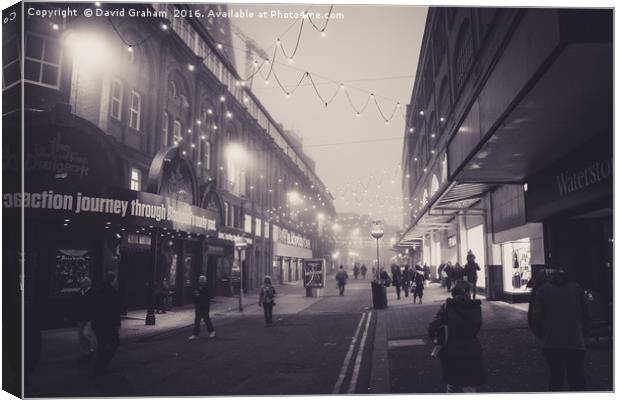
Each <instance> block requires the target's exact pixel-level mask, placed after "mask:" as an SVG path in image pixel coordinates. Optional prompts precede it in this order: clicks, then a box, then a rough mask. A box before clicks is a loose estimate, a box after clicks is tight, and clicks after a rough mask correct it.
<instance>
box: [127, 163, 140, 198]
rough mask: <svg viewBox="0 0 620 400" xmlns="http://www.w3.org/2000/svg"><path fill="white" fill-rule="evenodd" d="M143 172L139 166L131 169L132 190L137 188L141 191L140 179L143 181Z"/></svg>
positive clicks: (130, 184)
mask: <svg viewBox="0 0 620 400" xmlns="http://www.w3.org/2000/svg"><path fill="white" fill-rule="evenodd" d="M141 177H142V173H141V172H140V170H139V169H137V168H132V169H131V182H130V183H129V187H130V189H131V190H135V191H137V192H139V191H140V181H141Z"/></svg>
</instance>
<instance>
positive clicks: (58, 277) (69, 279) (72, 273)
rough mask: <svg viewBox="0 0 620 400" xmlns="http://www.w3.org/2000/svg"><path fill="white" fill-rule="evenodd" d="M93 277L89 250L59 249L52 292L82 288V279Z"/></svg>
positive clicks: (68, 291) (73, 290)
mask: <svg viewBox="0 0 620 400" xmlns="http://www.w3.org/2000/svg"><path fill="white" fill-rule="evenodd" d="M85 276H88V277H92V270H91V257H90V255H89V252H88V250H78V249H59V250H58V253H57V254H56V265H55V267H54V277H53V287H52V294H54V295H58V294H60V293H72V292H77V291H78V290H80V279H81V278H83V277H85Z"/></svg>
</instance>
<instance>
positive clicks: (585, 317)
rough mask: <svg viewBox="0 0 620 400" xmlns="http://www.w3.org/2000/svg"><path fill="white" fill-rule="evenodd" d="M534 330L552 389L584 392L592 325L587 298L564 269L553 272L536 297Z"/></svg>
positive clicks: (533, 315)
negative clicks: (587, 341) (588, 332)
mask: <svg viewBox="0 0 620 400" xmlns="http://www.w3.org/2000/svg"><path fill="white" fill-rule="evenodd" d="M533 297H534V299H533V306H532V325H531V326H532V328H533V329H532V330H533V332H534V333H535V334H536V335H537V336H538V337H539V338H540V339H541V340H542V352H543V355H544V357H545V359H546V361H547V364H548V367H549V390H550V391H561V390H562V388H563V386H564V376H565V375H566V377H567V380H568V388H569V390H571V391H585V390H586V379H585V371H584V358H585V343H584V331H586V330H587V328H588V325H589V322H590V314H589V308H588V306H587V295H586V293H585V292H584V290H583V289H582V288H581V286H579V284H577V283H576V282H573V281H571V280H570V279H568V277H567V275H566V273H565V272H564V271H563V270H561V269H559V268H558V269H556V270H555V271H550V272H549V273H548V277H547V279H546V280H545V281H544V282H543V283H542V284H541V285H540V286H538V288H537V289H536V292H535V294H533Z"/></svg>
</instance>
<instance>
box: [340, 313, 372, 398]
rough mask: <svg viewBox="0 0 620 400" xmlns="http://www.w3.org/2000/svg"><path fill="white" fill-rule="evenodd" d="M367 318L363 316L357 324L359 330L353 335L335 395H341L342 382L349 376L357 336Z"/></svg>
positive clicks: (364, 314)
mask: <svg viewBox="0 0 620 400" xmlns="http://www.w3.org/2000/svg"><path fill="white" fill-rule="evenodd" d="M365 317H366V313H363V314H362V317H361V318H360V322H358V323H357V329H355V334H354V335H353V339H351V345H349V351H348V352H347V355H346V356H345V358H344V361H343V363H342V368H340V375H338V380H337V381H336V384H335V385H334V390H333V391H332V393H333V394H339V393H340V387H341V386H342V382H343V381H344V377H345V376H346V375H347V371H348V369H349V363H350V362H351V357H352V356H353V350H354V349H355V343H357V336H358V335H359V333H360V329H361V328H362V324H363V323H364V318H365Z"/></svg>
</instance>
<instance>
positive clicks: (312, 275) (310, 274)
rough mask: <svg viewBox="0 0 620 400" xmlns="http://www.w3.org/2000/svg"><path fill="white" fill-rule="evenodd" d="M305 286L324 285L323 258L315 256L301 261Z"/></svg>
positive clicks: (321, 286)
mask: <svg viewBox="0 0 620 400" xmlns="http://www.w3.org/2000/svg"><path fill="white" fill-rule="evenodd" d="M302 266H303V273H304V287H305V288H324V287H325V273H326V269H325V260H323V259H322V258H315V259H309V260H303V261H302Z"/></svg>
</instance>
